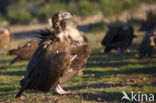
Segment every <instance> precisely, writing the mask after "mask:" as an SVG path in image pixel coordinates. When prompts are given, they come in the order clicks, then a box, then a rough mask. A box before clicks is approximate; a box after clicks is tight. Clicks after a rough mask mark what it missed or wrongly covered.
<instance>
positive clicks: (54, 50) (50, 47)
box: [16, 12, 90, 97]
mask: <svg viewBox="0 0 156 103" xmlns="http://www.w3.org/2000/svg"><path fill="white" fill-rule="evenodd" d="M71 18H73V15H72V14H71V13H68V12H58V13H56V14H55V15H54V16H53V17H52V23H53V28H51V29H47V30H44V31H40V32H39V34H40V39H41V40H40V42H39V46H38V48H37V50H36V51H35V53H34V55H33V56H32V58H31V60H30V61H29V64H28V66H27V72H26V74H25V76H24V78H23V79H22V80H21V81H20V85H21V88H20V90H19V92H18V93H17V95H16V97H20V96H21V94H22V93H23V92H24V91H25V90H27V89H33V90H39V91H42V92H47V91H48V90H49V89H53V90H55V91H56V92H57V93H58V94H66V93H67V92H66V91H64V90H63V89H62V88H61V85H63V84H64V83H66V82H67V81H69V80H70V79H71V78H72V77H74V76H76V75H78V74H79V73H80V72H81V71H82V69H84V67H85V64H86V62H87V59H88V56H89V54H90V49H89V46H88V44H84V45H80V44H79V43H78V42H75V41H73V40H72V38H71V37H70V36H69V35H68V33H67V32H66V22H67V21H68V20H70V19H71Z"/></svg>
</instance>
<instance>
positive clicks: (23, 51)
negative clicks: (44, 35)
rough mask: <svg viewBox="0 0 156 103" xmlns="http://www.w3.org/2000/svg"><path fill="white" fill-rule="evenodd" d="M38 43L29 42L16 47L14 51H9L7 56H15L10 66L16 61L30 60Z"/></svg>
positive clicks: (34, 41)
mask: <svg viewBox="0 0 156 103" xmlns="http://www.w3.org/2000/svg"><path fill="white" fill-rule="evenodd" d="M38 43H39V40H31V41H28V42H26V43H24V44H22V45H20V46H18V47H17V48H16V49H11V50H9V51H8V54H9V55H16V57H15V58H14V59H13V60H12V61H11V62H10V64H13V63H15V62H16V61H20V60H30V59H31V57H32V55H33V54H34V52H35V50H36V49H37V47H38Z"/></svg>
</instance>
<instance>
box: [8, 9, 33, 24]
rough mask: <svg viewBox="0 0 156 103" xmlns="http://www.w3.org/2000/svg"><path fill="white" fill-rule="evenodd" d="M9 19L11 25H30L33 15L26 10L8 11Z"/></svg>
mask: <svg viewBox="0 0 156 103" xmlns="http://www.w3.org/2000/svg"><path fill="white" fill-rule="evenodd" d="M7 19H8V20H9V21H10V23H11V24H28V23H29V22H30V21H31V20H32V17H31V14H30V12H28V11H27V10H25V9H22V10H16V11H13V10H10V11H8V15H7Z"/></svg>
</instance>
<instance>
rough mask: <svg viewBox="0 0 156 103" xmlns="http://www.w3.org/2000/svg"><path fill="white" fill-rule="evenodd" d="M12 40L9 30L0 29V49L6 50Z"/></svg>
mask: <svg viewBox="0 0 156 103" xmlns="http://www.w3.org/2000/svg"><path fill="white" fill-rule="evenodd" d="M12 38H13V34H12V33H11V31H10V29H7V28H0V49H4V48H7V46H8V44H9V43H10V42H11V40H12Z"/></svg>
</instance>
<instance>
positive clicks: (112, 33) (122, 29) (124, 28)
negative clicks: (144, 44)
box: [101, 24, 135, 53]
mask: <svg viewBox="0 0 156 103" xmlns="http://www.w3.org/2000/svg"><path fill="white" fill-rule="evenodd" d="M133 31H134V30H133V27H132V26H130V25H128V24H124V25H120V26H113V27H110V28H109V30H108V32H107V33H106V35H105V37H104V39H103V40H102V42H101V44H102V45H103V46H105V47H106V48H105V53H109V52H110V51H111V50H112V49H116V50H119V52H120V53H124V52H127V49H128V47H129V46H130V45H131V44H132V41H133V38H134V37H135V36H134V34H133Z"/></svg>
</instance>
